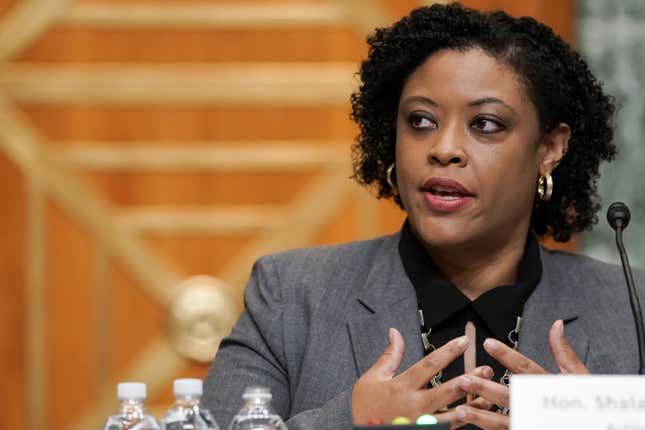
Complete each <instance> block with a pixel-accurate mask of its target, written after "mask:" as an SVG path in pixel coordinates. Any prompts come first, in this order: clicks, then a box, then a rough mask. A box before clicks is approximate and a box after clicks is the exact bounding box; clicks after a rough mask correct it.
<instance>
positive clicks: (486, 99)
mask: <svg viewBox="0 0 645 430" xmlns="http://www.w3.org/2000/svg"><path fill="white" fill-rule="evenodd" d="M488 103H495V104H501V105H502V106H504V107H506V108H507V109H508V110H510V111H511V112H513V113H516V112H515V109H513V108H512V107H511V106H509V105H508V104H507V103H504V102H503V101H502V100H500V99H498V98H496V97H484V98H482V99H477V100H473V101H472V102H470V103H468V106H481V105H484V104H488Z"/></svg>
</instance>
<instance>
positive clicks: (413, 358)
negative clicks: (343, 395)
mask: <svg viewBox="0 0 645 430" xmlns="http://www.w3.org/2000/svg"><path fill="white" fill-rule="evenodd" d="M399 238H400V235H399V234H395V235H392V236H388V237H386V238H385V239H384V241H383V243H382V244H381V249H380V250H379V252H377V255H376V256H375V258H374V260H373V263H372V267H371V269H370V271H369V273H368V275H367V277H366V280H365V283H364V284H363V286H362V287H361V288H360V289H359V291H358V295H357V301H356V302H355V303H354V304H353V307H352V310H351V314H350V315H349V317H348V328H349V333H350V338H351V343H352V348H353V352H354V357H355V360H356V367H357V370H358V373H359V375H361V374H363V373H364V372H365V371H366V370H367V369H369V368H370V367H371V366H372V365H373V364H374V363H375V362H376V360H377V359H378V357H379V356H380V355H381V354H382V352H383V351H384V350H385V348H386V347H387V344H388V330H389V328H390V327H392V328H396V329H398V330H399V331H400V332H401V334H402V336H403V339H404V341H405V347H406V348H405V354H404V357H403V363H402V365H401V367H400V368H399V372H401V371H403V370H405V369H407V368H408V367H410V366H411V365H412V364H414V363H416V362H417V361H418V360H420V359H421V358H423V345H422V343H421V337H420V325H419V318H418V309H417V299H416V294H415V291H414V287H413V286H412V283H411V282H410V280H409V278H408V277H407V275H406V273H405V270H404V268H403V264H402V262H401V258H400V256H399V253H398V242H399ZM540 258H541V259H542V267H543V274H542V278H541V280H540V282H539V283H538V285H537V287H536V288H535V290H534V291H533V293H532V294H531V296H530V297H529V299H528V300H527V302H526V304H525V306H524V312H523V314H522V325H521V327H520V336H519V351H520V352H521V353H522V354H524V355H526V356H527V357H529V358H531V359H532V360H534V361H535V362H537V363H538V364H540V365H541V366H542V367H544V368H545V369H546V370H547V371H550V372H553V373H555V372H558V369H557V366H556V364H555V362H554V360H553V357H552V354H551V349H550V347H549V342H548V334H549V330H550V329H551V326H552V324H553V323H554V322H555V321H556V320H558V319H561V320H563V321H564V322H565V336H566V338H567V340H568V341H569V343H570V344H571V346H572V347H573V349H574V351H576V353H577V354H578V357H579V358H580V359H581V360H582V361H583V362H584V363H586V362H587V359H588V350H589V338H588V336H587V334H586V333H585V331H584V329H583V328H584V326H585V324H586V322H585V321H583V319H584V312H583V311H582V309H579V306H578V303H579V301H578V300H577V297H578V295H579V294H580V288H579V285H578V282H577V281H576V279H575V278H574V276H573V275H572V274H571V273H570V272H569V271H567V270H566V268H563V267H560V266H561V265H560V264H559V262H558V259H557V255H554V254H553V253H551V252H550V251H547V250H545V249H544V248H542V247H540Z"/></svg>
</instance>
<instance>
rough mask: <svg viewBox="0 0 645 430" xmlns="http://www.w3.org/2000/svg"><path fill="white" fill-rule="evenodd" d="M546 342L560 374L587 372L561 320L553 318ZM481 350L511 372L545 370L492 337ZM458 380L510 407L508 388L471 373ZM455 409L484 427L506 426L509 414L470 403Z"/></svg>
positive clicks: (466, 419) (468, 389)
mask: <svg viewBox="0 0 645 430" xmlns="http://www.w3.org/2000/svg"><path fill="white" fill-rule="evenodd" d="M549 345H550V347H551V353H552V354H553V358H554V359H555V362H556V364H557V366H558V368H559V369H560V372H561V373H563V374H587V373H589V371H588V370H587V368H586V367H585V365H584V364H583V363H582V361H580V359H579V358H578V356H577V355H576V353H575V351H574V350H573V348H571V345H569V342H567V339H566V338H565V337H564V324H563V323H562V321H561V320H558V321H556V322H555V323H554V324H553V326H552V327H551V331H550V332H549ZM484 349H485V350H486V352H488V354H489V355H490V356H492V357H493V358H494V359H495V360H497V361H498V362H500V363H501V364H502V365H503V366H505V367H506V368H507V369H508V370H510V371H511V372H513V373H516V374H522V373H525V374H546V373H548V372H547V371H546V370H544V369H543V368H542V367H541V366H540V365H538V364H537V363H535V362H534V361H532V360H530V359H528V358H527V357H525V356H524V355H522V354H520V353H519V352H517V351H514V350H513V349H511V348H509V347H508V346H506V345H505V344H503V343H502V342H499V341H497V340H495V339H487V340H486V342H484ZM459 380H460V384H459V386H460V388H461V389H462V390H463V391H466V392H468V393H472V394H476V395H478V396H481V398H483V399H485V400H487V401H488V402H490V403H493V404H495V405H498V406H501V407H504V408H508V407H509V390H508V387H507V386H504V385H502V384H499V383H496V382H493V381H489V380H486V379H482V378H479V377H477V376H471V375H464V376H461V377H460V378H459ZM455 412H456V414H457V417H458V418H459V419H460V420H461V421H464V422H467V423H471V424H475V425H476V426H479V427H481V428H482V429H484V430H490V429H496V430H497V429H507V428H509V417H508V416H507V415H502V414H499V413H496V412H491V411H488V410H485V409H482V408H473V407H472V406H469V405H462V406H458V407H457V408H456V409H455Z"/></svg>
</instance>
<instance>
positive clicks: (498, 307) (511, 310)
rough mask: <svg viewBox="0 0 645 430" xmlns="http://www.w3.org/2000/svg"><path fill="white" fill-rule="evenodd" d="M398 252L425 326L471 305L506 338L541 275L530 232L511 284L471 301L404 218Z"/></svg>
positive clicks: (536, 250)
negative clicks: (435, 261)
mask: <svg viewBox="0 0 645 430" xmlns="http://www.w3.org/2000/svg"><path fill="white" fill-rule="evenodd" d="M399 255H400V257H401V261H402V263H403V267H404V269H405V272H406V274H407V275H408V277H409V278H410V281H411V282H412V285H414V289H415V290H416V292H417V300H418V302H419V306H420V307H421V309H423V314H424V319H425V326H426V327H427V328H432V327H436V326H437V325H439V324H441V323H442V322H444V321H445V320H446V319H448V318H449V317H450V316H452V315H453V314H455V313H456V312H458V311H460V310H462V309H464V308H467V307H469V306H470V307H471V308H472V310H473V311H474V312H476V313H477V315H479V317H480V318H481V319H482V320H483V322H484V323H485V324H486V325H487V326H488V328H489V330H490V331H491V332H492V333H493V334H494V335H495V337H496V338H498V339H500V340H505V339H506V336H507V335H508V333H509V332H510V331H511V330H512V329H513V328H514V327H515V323H516V320H517V317H518V316H520V315H521V314H522V309H523V308H524V303H525V302H526V300H527V299H528V297H529V296H530V295H531V293H532V292H533V290H534V289H535V287H536V286H537V284H538V282H539V281H540V278H541V277H542V262H541V260H540V247H539V244H538V241H537V237H536V236H535V233H533V231H530V232H529V234H528V237H527V240H526V246H525V249H524V254H523V255H522V259H521V260H520V265H519V270H518V276H517V281H516V283H515V284H514V285H501V286H499V287H496V288H493V289H492V290H489V291H487V292H486V293H484V294H482V295H481V296H479V297H478V298H477V299H476V300H474V301H472V302H471V300H470V299H469V298H468V297H466V296H465V295H464V294H463V293H462V292H461V291H460V290H459V289H458V288H457V287H455V286H454V285H453V284H452V283H451V282H450V281H449V280H447V279H446V278H445V277H444V276H443V275H442V274H441V272H440V271H439V269H438V267H437V266H436V264H435V263H434V261H432V258H430V256H429V255H428V254H427V252H426V250H425V248H424V247H423V245H422V243H421V242H420V241H419V239H418V238H417V237H416V236H415V235H414V234H413V233H412V232H411V230H410V227H409V225H408V221H407V220H406V222H405V224H404V225H403V229H402V231H401V239H400V241H399Z"/></svg>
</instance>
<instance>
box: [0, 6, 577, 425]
mask: <svg viewBox="0 0 645 430" xmlns="http://www.w3.org/2000/svg"><path fill="white" fill-rule="evenodd" d="M421 4H423V2H420V1H400V0H398V1H397V0H387V1H385V0H352V1H349V0H348V1H343V0H281V1H261V0H246V1H239V0H238V1H232V0H229V1H220V0H218V1H213V0H211V1H207V0H200V1H197V0H195V1H193V0H190V1H188V0H183V1H182V0H177V1H172V0H146V1H136V0H118V1H117V0H75V1H71V0H70V1H67V0H22V1H18V0H14V1H7V0H5V1H3V2H0V190H2V193H1V196H2V200H3V210H2V211H0V229H1V230H0V231H1V236H0V237H1V238H2V242H1V243H0V288H1V289H2V300H1V301H0V302H1V303H2V304H1V305H0V306H1V308H0V330H1V331H0V339H1V342H2V343H1V345H2V349H1V350H0V369H2V372H3V383H2V384H0V393H1V398H2V402H0V416H2V417H3V427H4V426H6V427H7V428H15V429H19V428H25V429H39V430H58V429H90V428H98V427H99V426H100V424H101V423H102V422H103V420H104V419H105V417H106V416H107V415H108V414H109V413H110V412H111V411H112V409H113V408H114V407H115V405H116V400H115V383H116V382H117V381H121V380H131V379H135V380H142V381H144V382H146V383H147V384H148V389H149V403H150V404H151V405H152V407H153V409H154V410H155V411H156V412H158V413H159V412H161V411H163V409H164V408H165V407H167V405H168V404H169V403H170V402H171V382H172V380H173V379H174V378H176V377H180V376H193V377H202V376H203V374H204V372H205V369H206V368H207V365H208V364H207V361H208V360H210V358H211V357H212V355H213V353H214V352H215V347H216V345H217V342H218V341H219V339H220V338H221V336H222V335H224V334H225V333H226V332H227V331H228V329H229V327H230V325H231V324H232V322H233V321H234V319H235V317H236V315H237V313H238V312H239V309H240V306H241V300H240V299H241V291H242V288H243V286H244V283H245V281H246V278H247V277H248V274H249V272H250V268H251V264H252V262H253V261H254V260H255V259H256V258H257V257H258V256H260V255H262V254H266V253H269V252H274V251H278V250H282V249H286V248H293V247H298V246H308V245H314V244H328V243H337V242H343V241H350V240H355V239H360V238H368V237H373V236H376V235H380V234H385V233H390V232H394V231H396V230H397V229H398V228H399V227H400V224H401V222H402V220H403V214H402V212H400V211H399V210H398V209H397V208H396V207H394V205H393V204H391V203H389V202H382V201H377V200H375V199H374V198H373V197H372V196H371V195H370V193H369V192H368V191H367V190H364V189H361V188H360V187H358V186H357V185H355V184H354V183H353V182H352V181H351V180H349V179H348V177H349V176H350V174H351V171H350V150H349V148H350V145H351V142H352V139H353V138H354V137H355V135H356V133H357V130H356V128H355V126H354V125H353V124H352V123H351V122H350V120H349V119H348V114H349V102H348V99H349V94H350V93H351V91H352V89H353V88H354V86H355V84H356V82H355V81H354V80H353V73H354V72H355V71H356V70H357V68H358V62H359V61H360V60H361V59H362V58H363V56H364V55H365V53H366V47H365V44H364V37H365V34H366V33H367V32H368V31H369V30H370V29H372V28H374V27H375V26H377V25H382V24H387V23H389V22H392V21H393V20H395V19H396V18H398V17H400V16H402V15H403V14H405V13H407V12H408V11H409V10H411V9H412V8H413V7H416V6H418V5H421ZM465 4H466V5H469V6H474V7H481V8H487V9H490V8H500V7H502V8H506V9H507V10H508V11H509V12H511V13H512V14H515V15H525V14H530V15H534V16H536V17H537V18H539V19H541V20H544V21H546V22H547V23H549V24H551V25H553V26H554V27H555V28H556V30H557V31H558V32H560V33H561V34H563V35H564V36H565V38H567V39H569V40H570V38H571V34H572V23H571V20H572V16H573V14H572V1H555V0H553V1H540V0H532V1H522V2H517V1H510V0H508V1H492V0H491V1H484V0H481V1H467V2H465ZM196 276H201V277H197V278H195V277H196Z"/></svg>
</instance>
